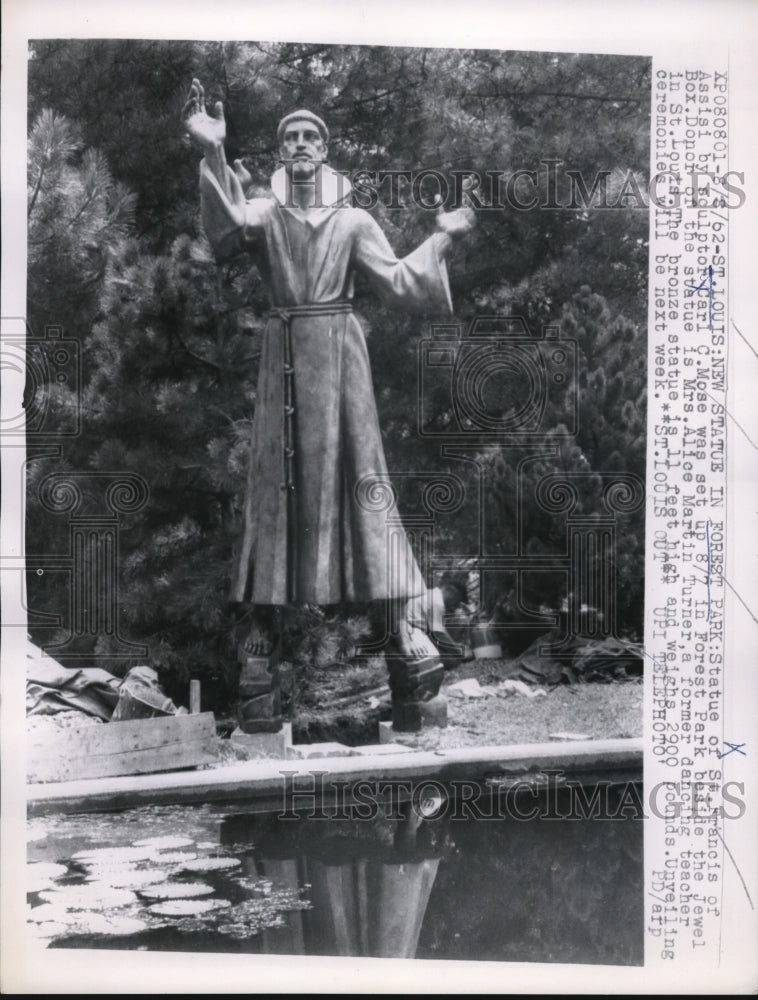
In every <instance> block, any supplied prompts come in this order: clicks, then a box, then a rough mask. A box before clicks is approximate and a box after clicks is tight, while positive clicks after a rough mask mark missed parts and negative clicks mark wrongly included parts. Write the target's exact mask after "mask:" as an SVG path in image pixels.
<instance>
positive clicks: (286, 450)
mask: <svg viewBox="0 0 758 1000" xmlns="http://www.w3.org/2000/svg"><path fill="white" fill-rule="evenodd" d="M352 311H353V303H352V301H351V300H350V299H335V300H334V301H333V302H306V303H304V304H303V305H299V306H282V307H277V308H274V309H272V310H271V311H270V313H269V315H270V316H272V317H276V318H277V319H280V320H281V321H282V326H283V327H284V336H283V337H282V370H283V372H284V440H283V446H284V447H283V451H282V465H283V469H282V472H283V479H282V483H281V487H280V488H281V489H282V490H286V492H287V526H288V530H287V583H288V591H289V599H290V601H294V600H295V595H296V592H297V545H298V538H297V507H296V503H295V368H294V365H293V363H292V320H293V319H295V318H296V317H300V316H334V315H340V314H345V313H351V312H352Z"/></svg>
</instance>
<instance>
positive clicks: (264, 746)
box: [229, 722, 292, 760]
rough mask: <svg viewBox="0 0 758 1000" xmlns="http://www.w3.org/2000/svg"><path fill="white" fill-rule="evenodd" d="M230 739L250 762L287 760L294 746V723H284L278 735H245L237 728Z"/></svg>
mask: <svg viewBox="0 0 758 1000" xmlns="http://www.w3.org/2000/svg"><path fill="white" fill-rule="evenodd" d="M229 739H230V740H231V742H232V744H233V745H234V746H235V747H236V749H237V750H241V751H243V752H244V754H245V756H246V757H247V759H248V760H286V758H287V751H288V749H289V748H290V747H291V746H292V723H291V722H284V723H282V728H281V729H280V730H279V732H278V733H243V732H242V730H241V729H240V728H239V727H237V728H236V729H235V730H234V732H233V733H232V735H231V736H230V737H229Z"/></svg>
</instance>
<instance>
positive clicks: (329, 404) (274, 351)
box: [200, 160, 452, 605]
mask: <svg viewBox="0 0 758 1000" xmlns="http://www.w3.org/2000/svg"><path fill="white" fill-rule="evenodd" d="M227 170H228V171H229V175H230V184H231V185H232V190H233V191H234V189H235V188H234V185H236V188H237V191H238V192H239V191H240V188H239V182H238V181H237V178H236V177H235V176H234V175H233V173H232V171H231V170H230V169H229V168H228V167H227ZM271 186H272V193H271V197H269V198H253V199H250V200H247V201H245V204H244V223H243V224H242V225H240V224H239V222H238V221H237V219H238V216H235V214H234V213H233V212H232V211H231V210H230V203H229V201H228V200H227V198H226V195H225V194H224V192H223V191H222V189H221V187H220V185H219V183H218V181H217V180H216V178H215V177H214V175H213V173H212V172H211V170H210V169H209V168H208V166H207V164H206V162H205V161H204V160H203V161H202V163H201V167H200V193H201V208H202V218H203V226H204V228H205V232H206V234H207V236H208V239H209V241H210V243H211V245H212V246H213V248H214V252H215V253H216V258H217V260H225V259H228V258H229V257H231V256H234V255H235V254H237V253H239V252H241V251H249V252H251V253H252V254H253V257H254V259H255V260H256V263H257V265H258V269H259V271H261V273H262V275H263V277H264V279H266V280H267V282H268V286H269V291H270V296H271V301H272V305H273V307H274V309H273V311H272V314H271V316H270V318H269V320H268V323H267V325H266V328H265V332H264V335H263V350H262V355H261V359H260V368H259V376H258V392H257V400H256V411H255V418H254V424H253V436H252V450H251V456H250V465H249V474H248V481H247V490H246V495H245V505H244V526H243V531H242V536H241V543H240V545H239V549H238V553H237V555H236V558H235V566H234V569H233V577H232V587H231V594H230V597H231V600H233V601H252V602H253V603H254V604H276V605H282V604H287V603H297V604H302V603H310V604H334V603H338V602H342V601H354V602H363V601H370V600H374V599H378V598H403V597H411V596H414V595H416V594H420V593H423V592H424V590H425V583H424V579H423V577H422V575H421V573H420V571H419V569H418V566H417V564H416V560H415V558H414V556H413V552H412V549H411V547H410V545H409V543H408V540H407V538H406V536H405V532H404V531H403V530H402V528H399V526H398V525H397V523H395V524H393V525H390V524H389V523H388V510H387V504H386V503H382V502H381V498H382V496H383V495H384V494H383V489H386V485H387V484H388V482H389V477H388V474H387V464H386V461H385V458H384V450H383V448H382V440H381V434H380V430H379V421H378V418H377V412H376V404H375V401H374V392H373V385H372V380H371V370H370V367H369V358H368V352H367V350H366V340H365V336H364V333H363V330H362V329H361V326H360V324H359V323H358V321H357V319H356V318H355V316H354V315H353V313H352V309H351V305H350V303H351V300H352V296H353V273H354V271H356V270H357V271H359V272H360V273H361V274H363V275H365V277H366V278H367V279H368V281H369V283H370V285H371V286H372V288H373V289H374V290H375V291H376V292H377V294H378V295H379V296H380V298H381V299H382V301H383V302H384V303H385V304H387V305H389V306H393V307H396V308H400V309H403V310H408V311H412V312H429V311H435V312H445V313H449V312H450V311H451V309H452V306H451V301H450V290H449V285H448V279H447V270H446V266H445V262H444V254H445V252H446V251H447V249H448V248H449V245H450V237H449V236H447V235H445V234H444V233H435V234H434V235H433V236H431V237H430V238H429V239H427V240H426V241H425V242H424V243H423V244H422V245H421V246H419V247H418V249H416V250H415V251H414V252H413V253H411V254H409V255H408V256H407V257H405V258H404V259H403V260H398V259H397V258H396V257H395V254H394V253H393V251H392V248H391V247H390V245H389V243H388V241H387V239H386V237H385V235H384V233H383V232H382V230H381V229H380V228H379V226H378V225H377V223H376V222H375V221H374V220H373V219H372V217H371V216H370V215H369V214H368V213H367V212H365V211H363V210H362V209H359V208H352V207H350V206H349V205H348V204H346V201H347V199H348V197H349V194H350V187H349V184H348V183H347V181H346V180H345V178H344V177H342V176H341V175H339V174H337V173H336V172H334V171H332V170H331V169H330V168H329V167H327V166H323V167H322V169H321V192H320V193H321V199H320V201H321V205H323V206H324V207H319V208H311V209H308V210H306V211H302V210H299V209H297V208H294V207H288V203H287V197H286V190H287V189H286V176H285V171H284V168H281V169H279V170H277V172H276V173H275V174H274V176H273V177H272V185H271ZM290 204H291V202H290ZM288 309H293V310H294V311H293V312H291V313H289V312H288ZM372 484H376V485H377V489H376V490H372V488H371V487H372ZM380 484H384V488H383V487H382V486H381V485H380ZM396 516H397V515H395V519H396ZM390 535H391V536H392V537H391V540H390Z"/></svg>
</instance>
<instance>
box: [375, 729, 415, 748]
mask: <svg viewBox="0 0 758 1000" xmlns="http://www.w3.org/2000/svg"><path fill="white" fill-rule="evenodd" d="M417 735H418V734H417V733H396V732H395V730H394V729H393V728H392V723H391V722H380V723H379V743H380V744H381V745H383V746H386V747H390V748H391V750H393V749H395V748H396V747H402V748H403V750H418V741H417V740H416V736H417ZM391 750H386V751H385V753H390V752H391Z"/></svg>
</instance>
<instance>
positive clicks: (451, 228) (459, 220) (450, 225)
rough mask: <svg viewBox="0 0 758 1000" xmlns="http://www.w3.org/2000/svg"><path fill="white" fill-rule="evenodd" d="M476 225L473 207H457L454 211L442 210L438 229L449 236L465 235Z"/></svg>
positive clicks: (438, 218) (438, 220)
mask: <svg viewBox="0 0 758 1000" xmlns="http://www.w3.org/2000/svg"><path fill="white" fill-rule="evenodd" d="M475 225H476V215H475V214H474V211H473V209H471V208H456V209H454V210H453V211H452V212H440V213H439V215H438V216H437V229H439V230H440V232H443V233H447V235H448V236H464V235H465V234H466V233H470V232H471V230H472V229H473V228H474V226H475Z"/></svg>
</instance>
